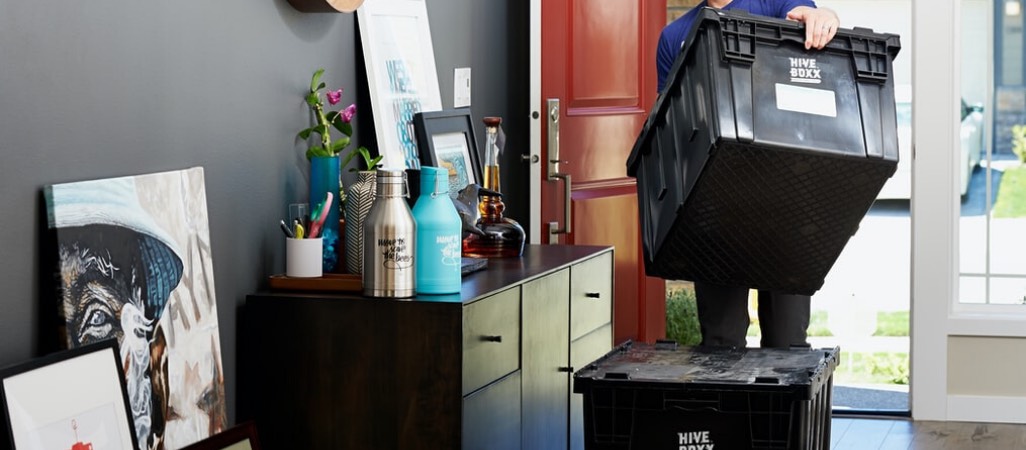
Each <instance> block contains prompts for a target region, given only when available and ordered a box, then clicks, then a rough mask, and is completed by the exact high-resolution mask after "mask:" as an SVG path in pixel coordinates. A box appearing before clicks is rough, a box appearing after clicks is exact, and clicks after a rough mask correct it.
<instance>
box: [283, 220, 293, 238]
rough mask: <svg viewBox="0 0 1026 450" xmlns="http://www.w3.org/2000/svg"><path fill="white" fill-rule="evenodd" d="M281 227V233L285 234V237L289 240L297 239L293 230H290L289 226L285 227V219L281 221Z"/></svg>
mask: <svg viewBox="0 0 1026 450" xmlns="http://www.w3.org/2000/svg"><path fill="white" fill-rule="evenodd" d="M279 225H281V231H282V232H283V233H285V237H287V238H294V237H296V236H295V235H294V234H292V230H290V229H289V226H288V225H285V219H281V222H279Z"/></svg>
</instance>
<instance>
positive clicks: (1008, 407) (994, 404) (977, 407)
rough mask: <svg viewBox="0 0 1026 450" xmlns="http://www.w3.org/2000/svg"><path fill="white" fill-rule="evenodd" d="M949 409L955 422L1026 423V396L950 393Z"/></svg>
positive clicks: (949, 417)
mask: <svg viewBox="0 0 1026 450" xmlns="http://www.w3.org/2000/svg"><path fill="white" fill-rule="evenodd" d="M947 409H948V417H947V420H949V421H954V422H992V423H1026V397H990V396H983V395H949V396H948V408H947Z"/></svg>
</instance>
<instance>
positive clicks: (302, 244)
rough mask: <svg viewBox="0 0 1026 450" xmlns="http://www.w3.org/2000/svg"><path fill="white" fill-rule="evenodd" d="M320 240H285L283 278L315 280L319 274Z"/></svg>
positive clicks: (321, 244)
mask: <svg viewBox="0 0 1026 450" xmlns="http://www.w3.org/2000/svg"><path fill="white" fill-rule="evenodd" d="M323 245H324V244H323V243H322V242H321V238H314V239H292V238H286V239H285V276H289V277H295V278H317V277H319V276H321V275H323V273H322V272H321V249H322V246H323Z"/></svg>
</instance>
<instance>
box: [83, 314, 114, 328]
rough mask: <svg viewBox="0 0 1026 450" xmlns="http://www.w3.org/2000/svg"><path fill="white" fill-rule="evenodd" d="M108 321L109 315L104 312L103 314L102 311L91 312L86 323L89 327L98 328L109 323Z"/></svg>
mask: <svg viewBox="0 0 1026 450" xmlns="http://www.w3.org/2000/svg"><path fill="white" fill-rule="evenodd" d="M110 319H111V317H110V315H109V314H107V313H105V312H103V311H93V312H92V313H91V314H90V315H89V322H88V324H89V325H90V326H94V327H98V326H101V325H103V324H105V323H108V322H110Z"/></svg>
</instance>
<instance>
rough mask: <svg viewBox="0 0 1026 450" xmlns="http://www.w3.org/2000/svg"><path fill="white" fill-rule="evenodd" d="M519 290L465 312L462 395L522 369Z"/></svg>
mask: <svg viewBox="0 0 1026 450" xmlns="http://www.w3.org/2000/svg"><path fill="white" fill-rule="evenodd" d="M519 352H520V288H519V287H517V288H513V289H508V290H505V291H502V292H500V293H498V294H495V295H493V296H491V297H488V298H484V299H481V300H478V301H476V302H474V303H471V304H469V305H467V306H466V307H464V309H463V395H467V394H469V393H471V392H474V391H475V390H477V389H480V388H481V387H482V386H484V385H486V384H488V383H491V382H492V381H495V380H497V379H499V378H500V377H502V376H503V375H506V374H508V373H510V372H513V371H514V370H517V369H518V368H519V367H520V357H519Z"/></svg>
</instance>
